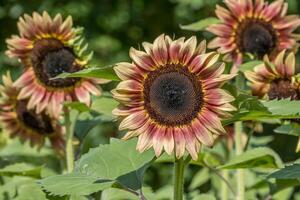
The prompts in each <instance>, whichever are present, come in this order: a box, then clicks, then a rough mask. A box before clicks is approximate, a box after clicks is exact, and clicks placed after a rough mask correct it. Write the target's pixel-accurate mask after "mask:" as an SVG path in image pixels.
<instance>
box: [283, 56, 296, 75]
mask: <svg viewBox="0 0 300 200" xmlns="http://www.w3.org/2000/svg"><path fill="white" fill-rule="evenodd" d="M284 64H285V73H286V76H287V77H292V76H294V75H295V54H294V53H290V54H289V55H288V56H287V58H286V59H285V63H284Z"/></svg>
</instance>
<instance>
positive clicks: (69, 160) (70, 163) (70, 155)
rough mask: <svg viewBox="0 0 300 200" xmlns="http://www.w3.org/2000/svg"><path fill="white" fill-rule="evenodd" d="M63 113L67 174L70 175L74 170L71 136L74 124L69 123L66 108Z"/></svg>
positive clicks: (68, 113) (68, 111)
mask: <svg viewBox="0 0 300 200" xmlns="http://www.w3.org/2000/svg"><path fill="white" fill-rule="evenodd" d="M64 111H65V112H64V114H65V127H66V163H67V172H68V173H70V172H72V171H73V169H74V149H73V135H74V126H75V123H72V122H71V119H70V110H69V109H68V108H65V109H64Z"/></svg>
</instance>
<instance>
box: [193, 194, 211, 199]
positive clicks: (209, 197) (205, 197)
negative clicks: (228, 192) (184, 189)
mask: <svg viewBox="0 0 300 200" xmlns="http://www.w3.org/2000/svg"><path fill="white" fill-rule="evenodd" d="M192 200H216V197H214V196H213V195H210V194H199V195H197V196H195V197H194V198H193V199H192Z"/></svg>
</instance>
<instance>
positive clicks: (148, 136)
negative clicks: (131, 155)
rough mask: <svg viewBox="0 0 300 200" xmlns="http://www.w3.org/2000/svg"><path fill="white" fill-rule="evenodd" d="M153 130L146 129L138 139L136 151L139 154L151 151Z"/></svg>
mask: <svg viewBox="0 0 300 200" xmlns="http://www.w3.org/2000/svg"><path fill="white" fill-rule="evenodd" d="M152 130H153V129H146V130H145V131H144V132H141V134H140V135H139V137H138V142H137V145H136V149H137V150H138V151H139V152H144V151H145V150H147V149H149V148H150V147H151V146H152V145H153V144H152V138H153V132H152Z"/></svg>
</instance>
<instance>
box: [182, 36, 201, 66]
mask: <svg viewBox="0 0 300 200" xmlns="http://www.w3.org/2000/svg"><path fill="white" fill-rule="evenodd" d="M196 47H197V39H196V37H195V36H193V37H191V38H189V39H188V40H187V41H185V42H184V44H183V45H182V48H181V50H180V52H179V55H180V61H181V63H182V64H183V65H186V64H188V63H189V62H190V59H191V58H192V56H193V55H194V53H195V50H196Z"/></svg>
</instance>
